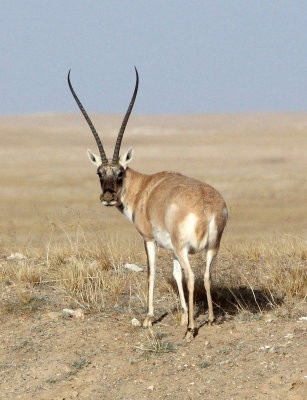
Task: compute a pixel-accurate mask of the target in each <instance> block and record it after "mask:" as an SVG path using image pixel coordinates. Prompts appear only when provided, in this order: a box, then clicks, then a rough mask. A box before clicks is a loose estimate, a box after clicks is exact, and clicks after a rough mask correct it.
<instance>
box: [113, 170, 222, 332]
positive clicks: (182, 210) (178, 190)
mask: <svg viewBox="0 0 307 400" xmlns="http://www.w3.org/2000/svg"><path fill="white" fill-rule="evenodd" d="M121 201H122V204H121V206H120V207H119V209H120V210H121V211H122V210H123V209H124V208H125V207H126V208H128V209H129V210H130V213H131V215H130V217H131V218H132V222H133V224H134V225H135V227H136V229H137V230H138V231H139V233H140V234H141V235H142V237H143V238H144V242H145V248H146V252H147V257H148V291H149V304H148V306H149V309H148V314H147V317H146V319H145V321H144V326H150V325H151V321H152V318H153V285H154V275H155V272H154V268H155V266H154V250H153V249H154V246H153V245H151V244H154V243H156V244H157V245H160V246H162V247H165V248H168V249H171V250H173V252H174V260H175V261H174V268H175V267H176V268H175V269H176V270H175V269H174V277H175V279H176V282H177V284H178V290H179V293H180V300H181V304H182V309H183V315H182V322H183V323H186V322H187V321H188V329H187V332H186V339H187V340H191V339H192V338H193V336H194V318H193V314H194V311H193V292H194V274H193V271H192V269H191V267H190V264H189V260H188V253H194V252H198V251H201V250H205V251H206V254H207V264H206V269H205V273H204V281H205V288H206V291H207V299H208V308H209V323H210V324H211V323H212V322H213V321H214V314H213V306H212V300H211V293H210V285H211V278H210V266H211V263H212V261H213V259H214V257H215V256H216V254H217V252H218V249H219V245H220V240H221V237H222V233H223V230H224V228H225V225H226V222H227V208H226V204H225V202H224V200H223V198H222V196H221V195H220V194H219V193H218V192H217V191H216V190H215V189H214V188H213V187H211V186H209V185H207V184H205V183H202V182H200V181H198V180H196V179H192V178H188V177H186V176H183V175H181V174H179V173H174V172H159V173H156V174H153V175H144V174H141V173H139V172H136V171H134V170H132V169H130V168H127V169H126V171H125V179H124V183H123V187H122V189H121ZM176 260H177V261H179V263H180V265H181V268H182V269H183V270H184V273H185V276H186V280H187V286H188V290H189V304H188V310H189V311H188V315H187V311H186V310H187V307H186V304H185V299H184V296H183V295H182V293H183V292H182V282H181V280H182V279H181V272H180V271H179V270H178V265H177V264H176V262H177V261H176Z"/></svg>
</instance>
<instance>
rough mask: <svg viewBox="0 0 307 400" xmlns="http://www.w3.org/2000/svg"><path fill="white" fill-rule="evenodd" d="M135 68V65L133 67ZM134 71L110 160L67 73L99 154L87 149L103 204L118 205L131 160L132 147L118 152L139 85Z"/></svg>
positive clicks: (71, 88) (71, 89) (70, 86)
mask: <svg viewBox="0 0 307 400" xmlns="http://www.w3.org/2000/svg"><path fill="white" fill-rule="evenodd" d="M134 68H135V67H134ZM135 73H136V83H135V88H134V92H133V95H132V98H131V101H130V104H129V107H128V109H127V112H126V115H125V117H124V119H123V122H122V125H121V127H120V130H119V133H118V136H117V140H116V144H115V148H114V153H113V158H112V160H109V159H108V158H107V156H106V153H105V151H104V148H103V145H102V142H101V140H100V138H99V135H98V133H97V132H96V129H95V127H94V125H93V123H92V121H91V120H90V118H89V116H88V114H87V112H86V111H85V109H84V107H83V105H82V104H81V102H80V100H79V99H78V97H77V95H76V93H75V91H74V89H73V87H72V85H71V82H70V71H69V73H68V77H67V80H68V85H69V88H70V91H71V93H72V95H73V97H74V99H75V101H76V103H77V104H78V106H79V108H80V110H81V112H82V114H83V116H84V118H85V120H86V122H87V123H88V125H89V127H90V129H91V131H92V133H93V135H94V138H95V140H96V143H97V146H98V150H99V154H100V155H96V154H95V153H93V152H92V151H91V150H87V154H88V157H89V159H90V161H91V162H92V163H93V164H94V165H95V166H96V168H97V174H98V176H99V180H100V185H101V195H100V201H101V202H102V204H103V205H104V206H120V202H121V200H120V198H121V194H122V191H123V185H124V180H125V173H126V168H127V165H128V164H129V162H130V161H131V160H132V157H133V149H132V147H130V149H129V150H128V151H127V152H126V153H124V154H123V155H122V156H120V155H119V152H120V146H121V142H122V139H123V136H124V132H125V128H126V125H127V122H128V120H129V117H130V114H131V111H132V108H133V105H134V102H135V98H136V95H137V91H138V85H139V75H138V72H137V69H136V68H135Z"/></svg>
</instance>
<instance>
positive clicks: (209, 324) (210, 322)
mask: <svg viewBox="0 0 307 400" xmlns="http://www.w3.org/2000/svg"><path fill="white" fill-rule="evenodd" d="M214 323H215V319H214V318H213V319H212V320H210V319H209V320H208V326H212V325H214Z"/></svg>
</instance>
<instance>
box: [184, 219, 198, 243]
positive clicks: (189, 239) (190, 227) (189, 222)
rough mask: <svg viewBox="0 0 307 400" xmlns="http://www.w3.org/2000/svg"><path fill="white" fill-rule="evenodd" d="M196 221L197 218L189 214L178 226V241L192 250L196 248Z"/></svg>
mask: <svg viewBox="0 0 307 400" xmlns="http://www.w3.org/2000/svg"><path fill="white" fill-rule="evenodd" d="M197 221H198V218H197V216H196V215H195V214H193V213H190V214H188V216H187V217H186V218H185V220H184V221H183V222H182V224H181V225H180V239H181V240H182V242H183V243H185V244H187V245H189V246H190V247H193V249H197V248H198V241H197V237H196V234H195V228H196V224H197Z"/></svg>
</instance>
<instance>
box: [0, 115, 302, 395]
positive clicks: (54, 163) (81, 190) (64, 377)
mask: <svg viewBox="0 0 307 400" xmlns="http://www.w3.org/2000/svg"><path fill="white" fill-rule="evenodd" d="M93 120H94V121H95V125H96V128H97V130H98V131H99V132H101V136H102V137H103V141H104V143H105V149H106V151H107V153H108V155H109V157H111V155H112V146H113V143H114V142H115V136H116V133H117V129H118V127H119V126H120V122H121V116H116V115H114V116H103V115H94V116H93ZM0 135H1V148H0V165H1V168H0V182H1V198H0V201H1V203H0V229H1V236H0V249H1V252H0V256H1V257H3V258H4V257H6V256H7V255H9V254H10V253H11V252H16V251H20V252H25V251H27V249H31V251H33V250H34V249H37V251H38V252H41V253H46V251H47V250H46V249H47V247H48V243H50V240H51V237H52V240H53V241H55V242H56V241H57V242H58V243H61V241H63V240H66V239H65V238H67V237H69V236H70V235H72V234H74V233H75V231H76V226H79V225H81V226H82V229H83V231H84V232H85V233H86V236H87V238H88V240H91V238H95V237H97V236H101V237H105V238H106V240H111V239H113V238H116V240H128V241H131V242H133V243H136V246H137V247H138V248H139V249H140V252H142V251H143V250H142V246H143V245H142V241H141V239H140V238H139V237H138V235H137V233H136V232H135V230H134V228H133V226H131V225H130V223H129V222H128V221H126V220H125V219H124V217H123V216H122V215H120V214H119V213H118V212H117V211H116V210H113V209H112V210H109V209H105V208H102V207H101V205H100V204H99V201H98V198H99V194H100V192H99V183H98V179H97V177H96V175H95V170H94V168H93V166H92V165H91V164H90V162H89V161H88V159H87V156H86V154H85V151H86V148H87V146H88V147H90V148H91V149H92V150H93V151H96V147H95V143H94V141H93V139H92V137H91V134H90V131H89V130H88V127H87V126H86V125H85V123H84V121H83V120H82V118H81V117H80V116H79V115H78V114H76V115H52V114H50V115H49V114H48V115H32V116H12V117H1V118H0ZM130 145H132V146H133V147H134V149H135V159H134V160H133V162H132V168H135V169H137V170H139V171H142V172H144V173H151V172H156V171H159V170H176V171H179V172H182V173H184V174H185V175H189V176H193V177H196V178H198V179H201V180H204V181H206V182H207V183H209V184H212V185H213V186H214V187H216V188H217V189H218V190H219V191H220V192H221V193H222V194H223V197H224V198H225V200H226V202H227V204H228V207H229V210H230V219H229V223H228V226H227V229H226V232H225V235H224V238H223V243H226V244H227V243H238V244H240V243H242V242H244V241H251V240H257V239H259V240H266V239H267V240H269V239H270V238H272V237H281V236H282V237H287V235H288V236H289V237H298V238H303V239H304V238H305V239H306V216H307V215H306V200H307V191H306V189H307V187H306V186H307V184H306V176H307V175H306V171H307V157H306V145H307V114H306V113H284V114H244V115H235V114H234V115H230V114H229V115H218V114H216V115H195V116H156V117H148V116H133V117H131V121H130V122H129V126H128V128H127V132H126V135H125V138H124V142H123V146H122V151H124V150H126V149H127V148H128V146H130ZM53 227H56V229H53ZM52 235H53V236H52ZM0 262H1V259H0ZM158 267H159V268H160V271H161V269H162V268H166V267H165V263H164V260H163V259H159V260H158ZM159 268H158V269H159ZM167 268H169V271H171V264H170V263H169V266H168V267H167ZM159 273H160V272H159ZM139 276H140V278H139V279H140V282H142V285H144V290H145V280H146V271H145V270H144V271H143V272H141V273H140V275H139ZM0 290H1V293H0V300H1V302H2V305H4V304H6V306H5V307H1V308H0V322H1V325H0V399H1V400H9V399H42V400H44V399H46V400H47V399H48V400H49V399H55V400H58V399H66V400H68V399H82V400H96V399H97V400H98V399H197V398H204V397H206V398H209V399H210V398H212V399H303V398H306V381H307V379H306V375H307V371H306V367H305V366H306V353H305V349H306V346H305V347H304V345H305V343H306V342H304V333H305V332H306V322H304V321H303V320H302V319H300V318H301V315H303V314H298V313H289V314H287V313H281V312H280V310H273V311H272V312H269V311H267V310H265V311H264V312H262V313H255V314H249V313H246V314H245V313H243V312H241V313H239V312H238V313H237V314H235V315H232V316H230V317H227V318H226V316H225V315H224V316H223V317H221V318H220V319H219V320H218V323H217V324H216V325H214V326H212V327H209V326H207V325H206V324H203V322H204V321H205V317H204V314H203V312H201V313H200V315H199V316H197V324H198V326H200V329H199V332H198V335H197V337H196V338H195V340H194V341H193V342H192V343H191V344H188V345H187V344H185V343H184V342H183V335H184V330H185V329H184V327H180V326H178V321H176V318H174V316H173V315H170V314H168V315H166V316H165V317H163V310H165V308H166V307H167V299H163V298H162V299H161V298H160V299H159V298H157V299H156V300H155V301H156V307H157V317H159V316H161V318H160V320H159V322H158V323H157V324H156V325H155V326H154V327H153V331H152V332H153V335H154V336H151V332H150V331H148V330H144V329H141V328H136V327H133V326H132V325H131V319H132V318H133V317H136V318H138V319H140V320H141V319H142V318H143V315H144V310H141V307H139V309H131V308H129V305H128V304H127V302H125V301H126V300H127V299H128V297H129V296H127V298H126V299H125V298H123V303H122V304H121V306H120V307H113V308H110V309H106V310H103V312H93V311H89V312H86V314H85V318H84V319H78V320H77V319H76V320H75V319H66V318H63V317H62V313H61V310H62V308H64V307H65V306H69V305H70V304H67V301H68V300H67V297H65V296H64V297H63V296H62V295H61V294H59V293H57V292H56V291H54V289H52V288H50V287H48V285H46V286H43V287H42V286H38V287H37V286H36V287H34V288H31V291H32V292H33V296H34V298H35V299H36V303H35V304H34V305H33V304H26V302H25V303H24V304H22V302H21V303H20V296H19V297H18V288H17V286H16V285H15V283H14V282H3V283H2V285H1V287H0ZM130 296H135V293H132V295H131V294H130ZM15 298H16V299H17V298H19V300H16V304H17V307H15V308H12V309H10V310H8V308H7V301H10V302H11V304H13V303H14V300H15ZM18 301H19V303H18ZM18 304H20V307H19V306H18ZM74 306H76V305H74ZM153 338H155V339H156V340H157V345H159V346H162V348H158V349H157V348H155V349H154V350H155V351H153V348H152V344H151V347H150V348H149V349H148V348H147V350H146V345H147V344H148V343H151V341H152V339H153ZM163 346H165V348H163ZM164 351H169V352H164ZM304 364H305V365H304ZM304 390H305V392H304Z"/></svg>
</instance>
